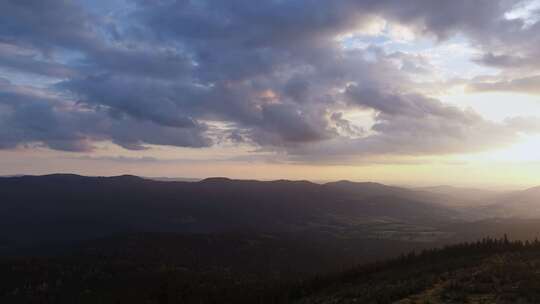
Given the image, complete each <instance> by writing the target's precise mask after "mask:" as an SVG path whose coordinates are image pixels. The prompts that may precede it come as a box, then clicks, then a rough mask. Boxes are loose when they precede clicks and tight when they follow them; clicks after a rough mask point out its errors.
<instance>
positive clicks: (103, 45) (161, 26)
mask: <svg viewBox="0 0 540 304" xmlns="http://www.w3.org/2000/svg"><path fill="white" fill-rule="evenodd" d="M538 58H540V1H536V0H534V1H530V0H455V1H443V0H440V1H433V0H409V1H390V0H388V1H386V0H335V1H317V0H261V1H251V0H228V1H209V0H208V1H205V0H177V1H173V0H98V1H95V0H48V1H42V0H25V1H20V0H3V1H1V2H0V175H13V174H48V173H56V172H69V173H78V174H84V175H119V174H135V175H141V176H155V177H158V176H159V177H165V176H168V177H194V178H204V177H208V176H228V177H232V178H244V179H250V178H255V179H280V178H285V179H308V180H315V181H326V180H339V179H349V180H357V181H367V180H369V181H377V182H383V183H390V184H403V185H437V184H451V185H475V186H486V187H526V186H536V185H540V173H538V172H540V120H539V118H540V60H538Z"/></svg>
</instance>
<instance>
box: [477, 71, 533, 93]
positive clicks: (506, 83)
mask: <svg viewBox="0 0 540 304" xmlns="http://www.w3.org/2000/svg"><path fill="white" fill-rule="evenodd" d="M468 89H470V90H472V91H477V92H490V91H495V92H497V91H498V92H520V93H529V94H540V76H539V75H534V76H529V77H522V78H514V79H509V80H498V81H497V80H496V81H489V82H488V81H485V82H473V83H471V84H469V85H468Z"/></svg>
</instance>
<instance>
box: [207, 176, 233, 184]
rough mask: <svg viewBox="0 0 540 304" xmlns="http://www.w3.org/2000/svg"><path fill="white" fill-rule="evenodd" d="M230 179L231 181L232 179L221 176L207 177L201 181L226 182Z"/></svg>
mask: <svg viewBox="0 0 540 304" xmlns="http://www.w3.org/2000/svg"><path fill="white" fill-rule="evenodd" d="M232 181H233V180H232V179H230V178H228V177H222V176H216V177H208V178H205V179H203V180H201V182H202V183H228V182H232Z"/></svg>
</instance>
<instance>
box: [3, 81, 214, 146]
mask: <svg viewBox="0 0 540 304" xmlns="http://www.w3.org/2000/svg"><path fill="white" fill-rule="evenodd" d="M205 128H206V127H205V126H204V125H198V126H194V127H192V128H172V127H167V126H164V125H160V124H156V123H153V122H149V121H139V120H137V119H134V118H131V117H128V116H126V115H122V114H121V115H119V116H117V117H111V116H110V115H108V114H107V113H105V112H103V111H99V110H98V111H91V110H89V109H84V108H79V107H77V105H75V104H67V103H65V101H63V100H61V99H57V98H56V97H54V96H41V95H39V94H36V93H35V92H33V91H31V90H29V89H28V88H25V87H18V86H14V85H12V84H10V83H9V82H8V81H5V80H3V81H2V82H0V144H1V147H2V148H14V147H16V146H19V145H24V144H41V145H45V146H47V147H50V148H52V149H57V150H64V151H89V150H92V148H93V141H96V140H111V141H113V142H114V143H116V144H118V145H120V146H123V147H125V148H127V149H144V148H145V147H144V145H145V144H155V145H171V146H191V147H203V146H208V145H210V144H211V142H210V140H209V139H208V138H206V137H204V136H202V133H203V131H204V130H205Z"/></svg>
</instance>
